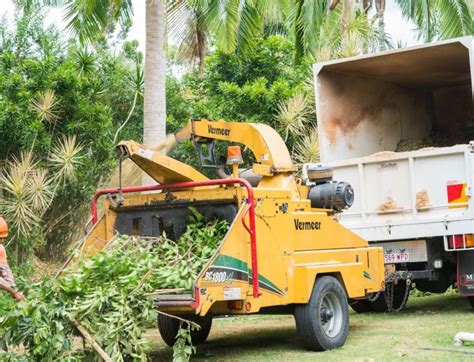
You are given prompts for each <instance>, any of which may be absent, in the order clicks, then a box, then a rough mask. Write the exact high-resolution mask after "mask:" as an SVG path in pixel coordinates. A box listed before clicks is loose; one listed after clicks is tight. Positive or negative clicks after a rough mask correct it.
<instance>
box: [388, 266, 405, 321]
mask: <svg viewBox="0 0 474 362" xmlns="http://www.w3.org/2000/svg"><path fill="white" fill-rule="evenodd" d="M399 280H403V279H402V277H401V276H400V275H398V274H397V273H391V274H389V275H387V277H386V278H385V293H384V298H385V303H387V311H389V312H399V311H401V310H402V309H403V307H404V306H405V304H406V302H407V300H408V296H409V295H410V289H411V288H410V287H411V278H410V276H407V278H406V288H405V293H404V295H403V299H402V302H401V304H400V305H399V306H398V308H393V298H394V295H395V282H397V281H399Z"/></svg>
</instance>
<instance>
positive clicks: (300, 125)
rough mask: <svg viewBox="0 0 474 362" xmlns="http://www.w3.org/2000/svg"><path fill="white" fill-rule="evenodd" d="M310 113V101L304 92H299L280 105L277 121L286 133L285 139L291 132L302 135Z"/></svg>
mask: <svg viewBox="0 0 474 362" xmlns="http://www.w3.org/2000/svg"><path fill="white" fill-rule="evenodd" d="M308 115H309V108H308V101H307V98H306V96H305V95H304V94H303V93H297V94H296V95H295V96H293V97H291V98H290V99H288V100H287V101H285V102H282V103H280V105H279V106H278V113H277V117H276V118H277V121H278V124H279V126H280V128H281V130H282V131H283V132H284V133H285V141H286V140H287V139H288V135H289V134H293V135H300V134H302V133H303V132H304V125H305V123H306V122H307V120H308V119H307V117H308Z"/></svg>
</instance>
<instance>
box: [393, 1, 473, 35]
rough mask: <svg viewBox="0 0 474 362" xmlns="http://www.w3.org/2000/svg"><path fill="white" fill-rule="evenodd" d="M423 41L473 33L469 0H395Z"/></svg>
mask: <svg viewBox="0 0 474 362" xmlns="http://www.w3.org/2000/svg"><path fill="white" fill-rule="evenodd" d="M395 1H396V3H397V4H398V6H399V7H400V9H401V10H402V14H403V16H404V17H405V18H406V19H410V20H412V21H413V22H414V23H415V24H416V26H417V27H418V29H417V30H418V34H419V38H421V39H422V40H424V41H425V42H431V41H435V40H440V39H449V38H455V37H459V36H464V35H472V34H473V33H474V22H473V19H472V13H471V9H470V6H469V0H467V1H466V0H395Z"/></svg>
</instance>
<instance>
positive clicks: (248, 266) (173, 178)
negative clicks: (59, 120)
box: [81, 120, 384, 351]
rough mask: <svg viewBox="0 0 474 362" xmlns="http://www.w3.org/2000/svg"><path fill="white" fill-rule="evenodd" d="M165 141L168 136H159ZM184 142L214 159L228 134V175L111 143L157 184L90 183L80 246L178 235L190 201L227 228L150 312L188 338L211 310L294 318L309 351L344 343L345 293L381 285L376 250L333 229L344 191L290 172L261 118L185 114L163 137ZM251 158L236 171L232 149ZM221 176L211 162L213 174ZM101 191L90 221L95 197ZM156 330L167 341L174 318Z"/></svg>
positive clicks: (357, 295) (322, 178) (207, 323)
mask: <svg viewBox="0 0 474 362" xmlns="http://www.w3.org/2000/svg"><path fill="white" fill-rule="evenodd" d="M168 139H169V138H168ZM172 139H173V141H176V142H181V141H183V140H191V141H192V142H193V143H194V145H195V146H196V148H197V149H198V154H199V155H200V159H201V160H203V162H205V163H206V164H208V165H209V164H211V165H214V164H215V162H214V159H215V157H214V153H215V152H214V150H215V148H214V143H215V141H227V142H230V143H231V145H230V146H229V147H228V155H227V156H228V157H227V159H226V163H227V165H228V167H229V168H231V169H232V173H231V174H229V175H226V174H222V172H220V173H219V174H220V176H221V177H219V178H216V179H210V178H208V177H207V176H205V175H204V174H203V173H201V172H199V171H198V170H196V169H195V168H193V167H191V166H189V165H186V164H184V163H182V162H180V161H177V160H175V159H173V158H171V157H168V156H166V155H163V154H162V153H161V152H159V151H157V150H156V148H155V149H151V148H147V147H146V146H144V145H142V144H139V143H137V142H134V141H127V142H121V143H120V144H119V145H118V146H117V150H118V153H119V155H120V158H121V159H124V158H128V159H130V160H132V161H133V162H134V163H136V164H137V165H138V166H139V167H140V168H141V169H142V170H144V171H145V172H146V173H147V174H148V175H150V176H151V177H152V178H153V179H154V180H156V182H157V183H158V184H156V185H147V186H139V187H119V188H113V189H105V190H98V191H97V193H96V194H95V196H94V199H93V201H92V205H91V210H92V225H93V226H92V228H91V230H90V231H89V232H88V233H87V236H86V237H85V239H84V241H83V245H82V246H81V249H82V250H83V251H84V252H87V253H93V252H95V251H97V250H100V249H101V248H103V247H104V245H105V244H106V243H107V241H108V240H110V239H112V238H113V237H114V235H115V234H116V233H117V232H118V233H121V234H128V235H140V236H146V237H159V236H160V235H162V234H163V233H166V235H167V237H169V238H171V239H173V238H174V239H176V238H178V237H179V236H180V235H181V234H182V233H183V232H184V230H185V228H186V220H187V218H188V216H189V215H190V214H191V211H190V207H193V208H194V209H196V210H197V211H199V212H200V213H201V214H202V215H204V216H205V217H206V219H208V220H212V219H225V220H227V221H229V223H230V227H229V230H228V232H227V234H226V236H225V237H224V239H223V240H222V241H221V242H220V245H219V247H218V248H217V250H216V251H215V252H214V254H213V256H212V257H211V258H210V259H209V260H208V262H207V264H206V265H205V267H204V268H203V269H202V270H201V272H200V273H199V275H198V276H197V278H196V279H195V281H194V284H193V288H192V290H190V291H189V293H187V294H167V295H163V294H160V295H157V296H156V297H155V304H156V308H157V309H158V310H159V311H162V312H165V313H167V314H172V315H178V316H183V317H185V318H187V319H190V320H192V321H194V322H196V323H197V324H199V325H200V326H201V328H200V330H196V331H193V332H192V339H193V341H194V343H201V342H204V341H205V339H206V338H207V336H208V334H209V331H210V329H211V325H212V318H213V317H214V316H219V315H248V314H254V313H261V314H276V313H278V314H281V313H285V314H294V317H295V320H296V328H297V331H298V334H299V336H300V337H301V339H302V340H303V342H304V344H305V346H306V347H307V348H308V349H309V350H315V351H323V350H327V349H331V348H337V347H340V346H342V345H343V344H344V342H345V340H346V338H347V334H348V327H349V311H348V300H351V301H354V300H359V299H365V298H367V297H368V296H371V295H374V294H375V293H377V292H379V291H380V290H381V289H383V288H384V260H383V250H382V248H379V247H369V246H368V244H367V241H365V240H364V239H362V238H360V237H358V236H357V235H355V234H354V233H352V232H351V231H349V230H348V229H346V228H344V227H343V226H341V225H340V224H339V223H338V221H337V219H338V215H339V214H340V212H342V211H343V210H344V209H345V208H347V207H349V206H350V205H351V204H352V201H353V197H354V195H353V193H352V188H351V187H350V185H349V184H347V183H345V182H335V181H333V180H332V179H331V175H330V170H327V169H324V168H322V167H318V166H315V167H313V168H310V169H309V170H308V172H307V175H308V176H307V177H306V179H305V180H301V179H299V178H298V177H297V172H298V170H297V168H296V167H295V165H294V164H293V163H292V160H291V157H290V154H289V152H288V150H287V147H286V146H285V143H284V142H283V140H282V139H281V137H280V136H279V135H278V133H277V132H276V131H275V130H274V129H272V128H271V127H269V126H267V125H263V124H253V123H238V122H225V121H209V120H192V121H190V122H189V123H188V124H187V125H186V126H185V127H184V128H183V129H181V130H180V131H179V132H177V133H176V134H175V135H173V136H172ZM236 144H242V145H244V146H245V147H246V148H247V150H248V151H250V152H251V153H252V160H253V163H252V164H251V167H250V168H249V169H247V170H244V171H242V169H239V165H240V164H241V163H242V155H241V152H240V147H239V146H236ZM220 170H221V171H222V168H221V169H220ZM101 196H106V197H105V198H104V201H103V204H104V210H105V211H104V213H103V215H102V216H101V217H100V218H99V217H98V211H97V201H98V199H99V198H100V197H101ZM158 328H159V331H160V334H161V336H162V337H163V339H164V341H165V342H166V343H167V344H169V345H173V344H174V342H175V338H176V334H177V331H178V328H179V321H178V320H176V319H174V318H170V317H168V316H166V315H164V314H160V316H159V318H158Z"/></svg>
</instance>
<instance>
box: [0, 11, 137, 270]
mask: <svg viewBox="0 0 474 362" xmlns="http://www.w3.org/2000/svg"><path fill="white" fill-rule="evenodd" d="M136 46H137V44H136V43H135V44H134V43H127V44H126V46H125V48H124V50H123V51H121V52H120V54H119V55H113V53H112V51H111V50H109V49H108V48H107V46H106V45H103V46H102V47H97V48H95V49H85V48H78V47H77V46H76V45H74V44H73V43H66V44H65V42H64V39H62V38H61V37H60V36H59V35H58V33H57V31H56V30H55V29H54V28H47V29H45V28H44V26H43V22H42V18H41V16H39V15H33V14H30V15H28V14H27V15H21V14H19V15H17V19H16V27H15V28H14V29H10V28H9V27H8V25H7V23H6V22H0V95H1V97H0V109H1V110H2V111H1V112H0V138H1V140H2V147H1V149H0V160H3V161H5V160H6V161H12V160H14V158H15V157H16V158H19V157H20V152H22V151H24V152H30V153H31V154H33V155H34V162H35V163H36V164H35V166H37V167H36V169H41V170H42V172H43V173H44V175H43V178H42V180H43V181H45V182H46V180H50V179H51V178H52V177H53V176H54V174H55V172H56V171H57V170H56V169H55V168H54V167H52V166H54V162H49V161H51V160H52V157H51V155H52V153H53V151H54V148H55V147H57V146H58V144H59V143H60V141H61V140H63V139H64V137H72V136H74V137H75V138H74V140H75V142H74V145H73V146H75V147H76V148H75V149H77V150H78V151H79V152H78V153H77V156H78V158H80V162H77V163H75V164H74V165H72V162H70V166H74V169H73V170H72V167H71V172H73V174H72V173H71V175H73V176H74V177H70V178H68V180H66V181H67V182H60V184H55V185H54V187H53V189H54V197H53V198H52V200H50V202H48V205H47V207H46V209H45V210H44V213H42V215H41V216H42V220H41V223H40V224H39V225H37V227H35V228H33V229H32V230H29V232H28V233H25V232H23V231H22V230H18V228H15V227H13V229H12V230H11V231H12V232H11V234H12V236H13V241H12V242H9V243H8V245H9V248H10V250H14V251H15V253H13V255H15V256H16V258H14V259H13V260H18V261H21V259H22V255H25V253H26V254H27V253H29V252H31V248H32V247H35V246H38V245H41V244H44V243H45V242H46V243H47V248H46V250H45V253H47V254H49V255H52V254H56V253H59V252H60V251H62V250H64V246H63V245H61V242H59V240H61V241H64V242H66V243H67V242H68V241H69V240H70V236H71V234H73V233H75V232H76V230H77V225H78V224H80V223H81V222H82V221H83V211H84V209H85V207H86V206H87V201H88V200H89V199H90V196H91V195H92V193H93V192H94V190H95V189H96V187H97V184H98V183H100V181H103V180H104V178H106V177H107V174H108V172H109V170H110V169H111V167H112V166H113V165H114V159H115V155H114V147H113V146H114V145H113V138H114V133H115V132H116V130H117V129H118V128H119V126H120V125H121V123H122V122H123V121H124V120H125V119H126V117H127V115H128V113H129V111H130V108H131V105H132V99H133V97H134V94H135V93H136V91H137V90H141V87H142V83H143V79H142V75H141V70H140V63H141V55H140V54H139V53H138V52H137V51H136ZM141 103H142V102H138V103H137V106H136V109H135V111H134V112H133V114H132V117H131V119H130V121H129V123H128V125H127V126H126V127H124V129H123V131H122V134H121V136H123V137H130V138H138V139H139V138H140V137H139V135H141V127H142V126H141ZM69 139H71V138H69ZM56 161H57V160H56ZM4 165H5V163H4ZM0 166H1V165H0ZM1 171H2V172H3V174H5V173H6V172H8V170H7V167H4V168H3V169H2V170H1ZM0 187H1V188H2V189H3V196H4V201H5V202H7V203H8V202H12V203H13V202H17V203H18V202H19V201H18V200H19V199H22V198H24V197H26V196H24V195H22V194H20V193H18V192H17V193H15V192H11V190H9V189H8V188H7V187H6V186H5V184H1V185H0ZM20 201H21V200H20ZM7 206H8V205H2V209H1V210H0V212H1V213H3V214H4V215H5V214H6V216H7V217H8V216H9V215H8V212H7V210H5V208H6V207H7ZM7 221H9V223H10V224H11V225H13V226H14V225H15V223H14V222H15V220H7Z"/></svg>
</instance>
